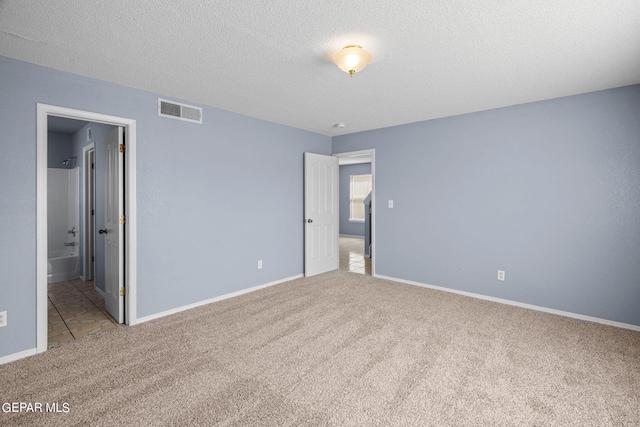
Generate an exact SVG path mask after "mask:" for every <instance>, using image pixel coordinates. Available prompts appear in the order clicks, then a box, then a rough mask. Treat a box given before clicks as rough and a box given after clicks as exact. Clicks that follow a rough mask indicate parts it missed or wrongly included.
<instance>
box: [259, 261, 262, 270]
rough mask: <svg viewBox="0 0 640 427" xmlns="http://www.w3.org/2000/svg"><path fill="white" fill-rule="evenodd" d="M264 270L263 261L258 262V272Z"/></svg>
mask: <svg viewBox="0 0 640 427" xmlns="http://www.w3.org/2000/svg"><path fill="white" fill-rule="evenodd" d="M261 268H262V260H261V259H260V260H258V270H260V269H261Z"/></svg>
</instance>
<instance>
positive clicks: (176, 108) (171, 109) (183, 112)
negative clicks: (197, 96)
mask: <svg viewBox="0 0 640 427" xmlns="http://www.w3.org/2000/svg"><path fill="white" fill-rule="evenodd" d="M158 115H159V116H163V117H170V118H172V119H180V120H186V121H189V122H194V123H202V108H198V107H193V106H191V105H185V104H181V103H179V102H173V101H167V100H166V99H161V98H158Z"/></svg>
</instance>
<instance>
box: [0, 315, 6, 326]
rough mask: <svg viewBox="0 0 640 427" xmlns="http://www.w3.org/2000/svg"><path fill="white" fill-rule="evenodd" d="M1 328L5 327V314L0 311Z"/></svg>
mask: <svg viewBox="0 0 640 427" xmlns="http://www.w3.org/2000/svg"><path fill="white" fill-rule="evenodd" d="M3 326H7V312H6V311H0V328H1V327H3Z"/></svg>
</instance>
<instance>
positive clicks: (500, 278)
mask: <svg viewBox="0 0 640 427" xmlns="http://www.w3.org/2000/svg"><path fill="white" fill-rule="evenodd" d="M504 279H505V272H504V270H498V280H501V281H504Z"/></svg>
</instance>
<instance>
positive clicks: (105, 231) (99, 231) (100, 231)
mask: <svg viewBox="0 0 640 427" xmlns="http://www.w3.org/2000/svg"><path fill="white" fill-rule="evenodd" d="M98 233H100V234H107V229H106V228H105V229H104V230H98Z"/></svg>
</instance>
